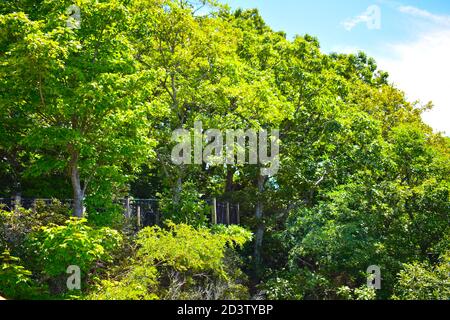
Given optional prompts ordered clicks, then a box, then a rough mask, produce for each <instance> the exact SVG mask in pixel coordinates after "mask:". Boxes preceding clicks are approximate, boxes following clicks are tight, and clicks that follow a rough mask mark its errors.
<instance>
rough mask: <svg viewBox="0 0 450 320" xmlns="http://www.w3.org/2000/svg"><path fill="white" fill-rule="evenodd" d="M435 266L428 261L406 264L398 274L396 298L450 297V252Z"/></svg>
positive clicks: (425, 298)
mask: <svg viewBox="0 0 450 320" xmlns="http://www.w3.org/2000/svg"><path fill="white" fill-rule="evenodd" d="M440 260H441V262H440V263H439V264H437V265H435V266H433V265H431V264H430V263H428V262H422V263H419V262H416V263H411V264H405V265H404V267H403V270H402V271H400V273H399V275H398V282H397V284H396V286H395V290H394V296H393V299H395V300H448V299H450V252H447V253H446V254H444V255H443V256H442V257H441V259H440Z"/></svg>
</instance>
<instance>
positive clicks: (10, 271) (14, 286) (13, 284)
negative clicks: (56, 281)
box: [0, 250, 33, 299]
mask: <svg viewBox="0 0 450 320" xmlns="http://www.w3.org/2000/svg"><path fill="white" fill-rule="evenodd" d="M32 292H33V282H32V280H31V271H29V270H27V269H25V268H24V267H23V266H22V265H21V264H20V259H19V258H17V257H14V256H11V254H10V252H9V251H8V250H5V251H3V253H2V254H0V295H1V296H4V297H6V298H8V299H28V298H30V297H31V295H32Z"/></svg>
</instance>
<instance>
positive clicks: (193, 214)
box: [159, 182, 210, 226]
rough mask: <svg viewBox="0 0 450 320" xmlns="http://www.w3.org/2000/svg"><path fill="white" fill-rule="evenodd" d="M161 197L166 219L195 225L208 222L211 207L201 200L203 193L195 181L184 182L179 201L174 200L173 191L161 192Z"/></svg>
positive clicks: (162, 210)
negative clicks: (199, 190) (198, 189)
mask: <svg viewBox="0 0 450 320" xmlns="http://www.w3.org/2000/svg"><path fill="white" fill-rule="evenodd" d="M159 197H160V203H159V206H160V209H161V212H162V214H163V218H164V219H167V220H170V221H173V222H174V223H185V224H189V225H193V226H205V225H206V224H207V222H208V215H209V212H210V207H209V206H208V204H207V203H206V202H205V201H203V200H201V197H202V194H200V193H199V192H198V191H197V188H196V186H195V185H194V184H193V183H191V182H186V183H184V184H183V187H182V190H181V192H180V194H179V199H178V200H177V201H174V199H173V195H172V193H171V192H167V193H164V194H159Z"/></svg>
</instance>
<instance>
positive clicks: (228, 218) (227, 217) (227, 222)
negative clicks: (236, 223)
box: [225, 201, 230, 226]
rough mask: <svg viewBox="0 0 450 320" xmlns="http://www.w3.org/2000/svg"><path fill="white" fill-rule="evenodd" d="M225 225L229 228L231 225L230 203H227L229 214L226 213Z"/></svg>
mask: <svg viewBox="0 0 450 320" xmlns="http://www.w3.org/2000/svg"><path fill="white" fill-rule="evenodd" d="M225 224H226V225H227V226H229V225H230V203H229V202H228V201H227V212H226V216H225Z"/></svg>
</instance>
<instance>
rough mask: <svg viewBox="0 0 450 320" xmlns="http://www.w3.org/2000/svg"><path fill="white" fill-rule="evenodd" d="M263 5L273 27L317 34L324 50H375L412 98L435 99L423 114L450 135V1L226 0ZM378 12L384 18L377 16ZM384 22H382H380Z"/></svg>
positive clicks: (234, 3)
mask: <svg viewBox="0 0 450 320" xmlns="http://www.w3.org/2000/svg"><path fill="white" fill-rule="evenodd" d="M222 2H225V3H228V4H229V5H230V6H231V7H232V8H234V9H236V8H238V7H241V8H258V9H259V11H260V13H261V15H262V16H263V18H264V19H265V21H266V22H267V23H268V24H269V25H270V26H271V27H272V28H273V29H274V30H277V31H278V30H282V31H285V32H286V33H287V34H288V36H289V37H293V36H295V35H296V34H300V35H302V34H305V33H308V34H311V35H314V36H317V37H318V39H319V41H320V44H321V47H322V50H323V51H324V52H327V53H328V52H333V51H334V52H345V53H350V52H356V51H358V50H362V51H365V52H367V53H368V54H369V55H371V56H373V57H374V58H375V59H376V60H377V61H378V64H379V66H380V68H382V69H383V70H386V71H388V72H389V73H390V75H391V81H392V82H393V83H394V84H395V85H396V86H397V87H398V88H400V89H402V90H404V91H405V92H406V94H407V96H408V99H409V100H411V101H416V100H420V101H421V102H423V103H425V102H428V101H430V100H432V101H433V102H434V104H435V108H434V110H433V111H431V112H428V113H426V114H425V115H424V120H425V121H426V122H427V123H428V124H430V125H431V126H432V127H433V128H434V129H435V130H436V131H445V132H446V134H447V135H450V1H448V0H426V1H425V0H402V1H394V0H392V1H391V0H339V1H335V0H223V1H222ZM377 12H379V16H380V19H373V18H374V17H376V13H377ZM377 22H379V24H378V23H377Z"/></svg>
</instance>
